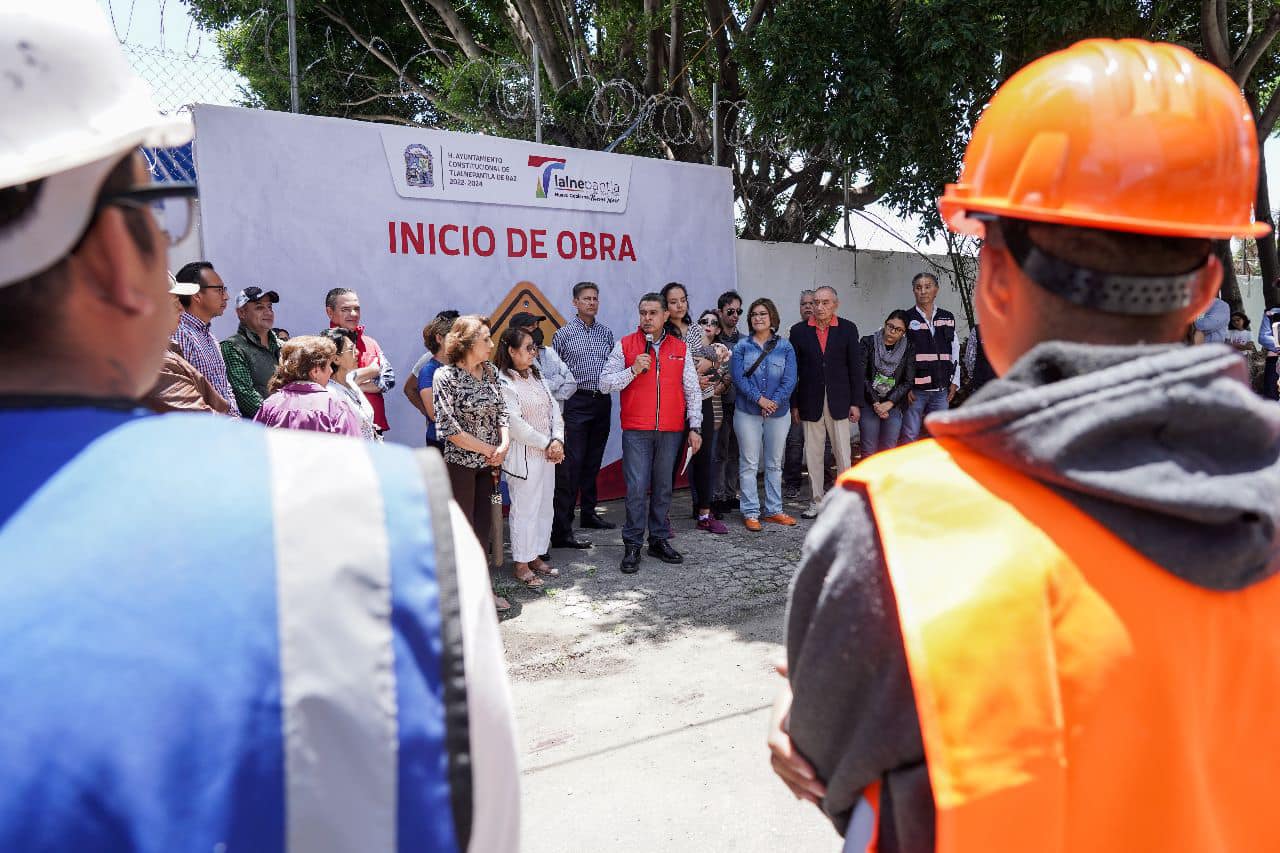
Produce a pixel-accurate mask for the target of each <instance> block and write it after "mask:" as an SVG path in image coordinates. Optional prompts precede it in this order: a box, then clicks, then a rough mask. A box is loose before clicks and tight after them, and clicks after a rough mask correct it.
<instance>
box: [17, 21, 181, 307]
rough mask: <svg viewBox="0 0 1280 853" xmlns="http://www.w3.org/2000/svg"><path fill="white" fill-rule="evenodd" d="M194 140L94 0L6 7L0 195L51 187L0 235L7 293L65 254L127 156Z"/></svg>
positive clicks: (78, 235) (45, 189) (86, 223)
mask: <svg viewBox="0 0 1280 853" xmlns="http://www.w3.org/2000/svg"><path fill="white" fill-rule="evenodd" d="M192 134H193V129H192V125H191V119H190V117H189V116H186V115H173V116H164V115H160V114H159V112H158V111H157V110H156V107H155V103H154V101H153V100H152V93H151V87H150V86H148V85H147V84H146V82H145V81H143V80H142V79H141V78H140V77H138V76H137V75H136V74H134V73H133V71H132V69H130V68H129V64H128V62H127V61H126V60H125V57H124V54H123V53H122V52H121V50H120V45H119V43H118V42H117V41H116V38H115V35H114V34H113V33H112V31H111V25H110V24H109V23H108V22H107V18H106V16H105V14H104V13H103V11H102V9H101V7H100V6H99V5H98V4H97V3H96V2H94V0H31V2H25V0H4V2H0V189H3V188H6V187H15V186H19V185H22V184H26V183H29V182H31V181H36V180H39V179H42V178H43V179H44V180H45V183H44V185H43V186H42V187H41V191H40V195H39V197H38V198H37V201H36V203H35V205H34V206H33V208H32V209H31V210H30V211H28V214H27V215H26V216H24V217H23V218H22V219H21V220H19V222H18V223H16V224H14V225H10V226H9V227H7V228H5V229H4V230H3V231H0V287H3V286H4V285H6V284H12V283H13V282H15V281H21V280H23V279H25V278H29V277H30V276H32V275H35V274H37V273H39V272H42V271H44V270H45V269H48V268H49V267H50V266H52V265H53V264H54V263H56V262H57V261H58V260H59V259H61V258H62V257H63V256H64V255H66V253H67V252H68V251H69V250H70V249H71V248H72V246H74V245H75V242H76V240H77V239H79V237H80V235H81V234H82V233H83V232H84V229H85V227H86V226H87V225H88V224H89V221H90V218H91V217H92V215H93V209H92V207H93V201H94V199H95V198H96V197H97V194H98V191H99V190H100V189H101V187H102V183H103V181H104V180H106V177H107V174H108V173H109V172H110V171H111V169H112V167H113V166H115V164H116V163H118V162H119V161H120V159H121V158H122V157H124V156H125V154H126V153H127V152H129V151H130V150H131V149H134V148H137V147H139V146H143V145H145V146H148V147H157V148H167V147H172V146H176V145H182V144H184V143H186V142H188V141H189V140H190V139H191V137H192Z"/></svg>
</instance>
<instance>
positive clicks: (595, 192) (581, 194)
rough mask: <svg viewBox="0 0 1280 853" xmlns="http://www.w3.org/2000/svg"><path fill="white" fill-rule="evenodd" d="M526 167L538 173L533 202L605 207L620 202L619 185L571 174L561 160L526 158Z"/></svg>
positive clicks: (536, 156)
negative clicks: (556, 200) (588, 203)
mask: <svg viewBox="0 0 1280 853" xmlns="http://www.w3.org/2000/svg"><path fill="white" fill-rule="evenodd" d="M529 166H530V167H531V168H534V169H540V170H541V172H540V174H539V175H538V182H537V185H536V186H535V187H534V191H533V195H534V198H548V199H554V198H562V199H584V200H587V201H594V202H604V203H606V204H617V203H618V202H619V201H620V200H621V199H622V185H621V184H620V183H618V182H617V181H616V180H614V179H612V178H609V177H603V178H602V177H591V176H580V175H578V174H576V173H571V172H569V171H568V160H567V159H566V158H564V157H545V156H542V155H540V154H530V155H529Z"/></svg>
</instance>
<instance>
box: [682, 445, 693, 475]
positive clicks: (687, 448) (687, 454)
mask: <svg viewBox="0 0 1280 853" xmlns="http://www.w3.org/2000/svg"><path fill="white" fill-rule="evenodd" d="M692 458H693V446H692V445H691V444H689V442H687V441H686V442H685V443H684V464H683V465H681V466H680V473H681V474H682V475H683V474H684V472H685V471H688V470H689V460H690V459H692Z"/></svg>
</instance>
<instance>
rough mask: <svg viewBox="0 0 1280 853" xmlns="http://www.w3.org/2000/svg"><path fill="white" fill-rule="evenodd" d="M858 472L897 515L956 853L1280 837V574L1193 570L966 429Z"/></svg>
mask: <svg viewBox="0 0 1280 853" xmlns="http://www.w3.org/2000/svg"><path fill="white" fill-rule="evenodd" d="M840 483H842V484H850V483H861V484H863V485H864V486H865V488H866V491H867V495H868V498H869V501H870V505H871V509H872V512H873V514H874V516H875V521H876V527H877V529H878V530H879V534H880V542H881V545H882V548H883V551H884V557H885V563H886V565H887V567H888V572H889V577H890V580H891V582H892V584H893V590H894V595H895V597H896V599H897V606H898V618H899V621H900V623H901V625H902V637H903V642H904V645H905V647H906V653H907V665H908V669H909V671H910V674H911V685H912V688H913V691H914V693H915V702H916V710H917V712H918V714H919V718H920V729H921V734H922V735H923V739H924V748H925V757H926V761H927V763H928V768H929V779H930V781H931V783H932V785H933V796H934V804H935V807H936V810H937V850H938V851H940V853H978V851H982V853H991V851H997V853H999V851H1011V852H1012V851H1018V853H1029V851H1035V853H1058V851H1087V853H1122V851H1123V853H1147V851H1160V852H1161V853H1167V851H1188V853H1190V851H1196V853H1206V851H1223V853H1225V852H1226V851H1231V853H1246V851H1249V853H1252V851H1280V816H1277V814H1276V813H1275V812H1274V811H1273V809H1274V808H1275V803H1276V798H1277V795H1278V793H1280V575H1276V576H1273V577H1271V578H1269V579H1267V580H1265V581H1262V582H1260V583H1257V584H1255V585H1253V586H1251V587H1248V588H1246V589H1242V590H1237V591H1231V592H1219V591H1213V590H1208V589H1203V588H1201V587H1197V586H1195V585H1193V584H1190V583H1187V582H1186V581H1183V580H1181V579H1179V578H1178V577H1176V576H1174V575H1172V574H1170V573H1169V572H1167V571H1165V570H1163V569H1161V568H1160V567H1159V566H1157V565H1156V564H1154V563H1152V562H1151V561H1150V560H1148V559H1146V558H1145V557H1143V556H1142V555H1141V554H1139V553H1138V552H1137V551H1135V550H1134V549H1132V548H1131V547H1129V546H1128V545H1127V544H1125V543H1124V542H1123V541H1121V540H1120V539H1119V538H1118V537H1116V536H1115V535H1114V534H1113V533H1111V532H1110V531H1109V530H1107V529H1106V528H1105V527H1103V526H1102V525H1100V524H1099V523H1098V522H1097V521H1095V520H1094V519H1093V518H1091V517H1089V516H1088V515H1086V514H1085V513H1083V512H1082V511H1080V510H1079V509H1077V508H1076V507H1075V506H1074V505H1072V504H1071V503H1070V502H1068V501H1066V500H1065V499H1063V498H1061V497H1059V496H1058V495H1056V494H1054V493H1053V492H1052V491H1051V490H1050V489H1048V488H1046V487H1045V486H1043V485H1041V484H1040V483H1037V482H1036V481H1035V480H1033V479H1031V478H1029V477H1027V476H1025V475H1023V474H1021V473H1019V472H1017V471H1015V470H1013V469H1011V468H1009V467H1007V466H1005V465H1002V464H1000V463H997V462H994V461H992V460H990V459H987V458H985V457H983V456H980V455H978V454H976V453H974V452H973V451H971V450H968V449H966V448H965V447H963V446H961V445H959V444H957V443H955V442H950V441H945V440H944V441H941V442H938V441H922V442H918V443H915V444H912V445H908V446H906V447H902V448H899V449H897V450H894V451H889V452H887V453H880V454H877V455H875V456H873V457H871V458H870V459H869V460H867V461H866V462H863V463H862V464H861V465H858V466H857V467H855V468H853V469H851V470H850V471H847V472H845V473H844V474H843V475H842V476H841V477H840ZM866 794H867V799H868V800H869V801H870V802H871V803H872V805H873V806H876V805H877V802H878V786H872V788H871V789H869V790H868V791H867V792H866ZM877 823H878V821H877ZM868 849H869V850H870V851H874V850H876V843H875V841H874V840H873V841H872V844H871V846H870V847H869V848H868Z"/></svg>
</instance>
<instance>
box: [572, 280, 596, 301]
mask: <svg viewBox="0 0 1280 853" xmlns="http://www.w3.org/2000/svg"><path fill="white" fill-rule="evenodd" d="M584 290H594V291H595V292H596V295H597V296H599V295H600V285H598V284H596V283H595V282H594V281H580V282H578V283H577V284H575V285H574V286H573V298H574V299H577V298H578V297H579V296H581V295H582V291H584Z"/></svg>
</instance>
